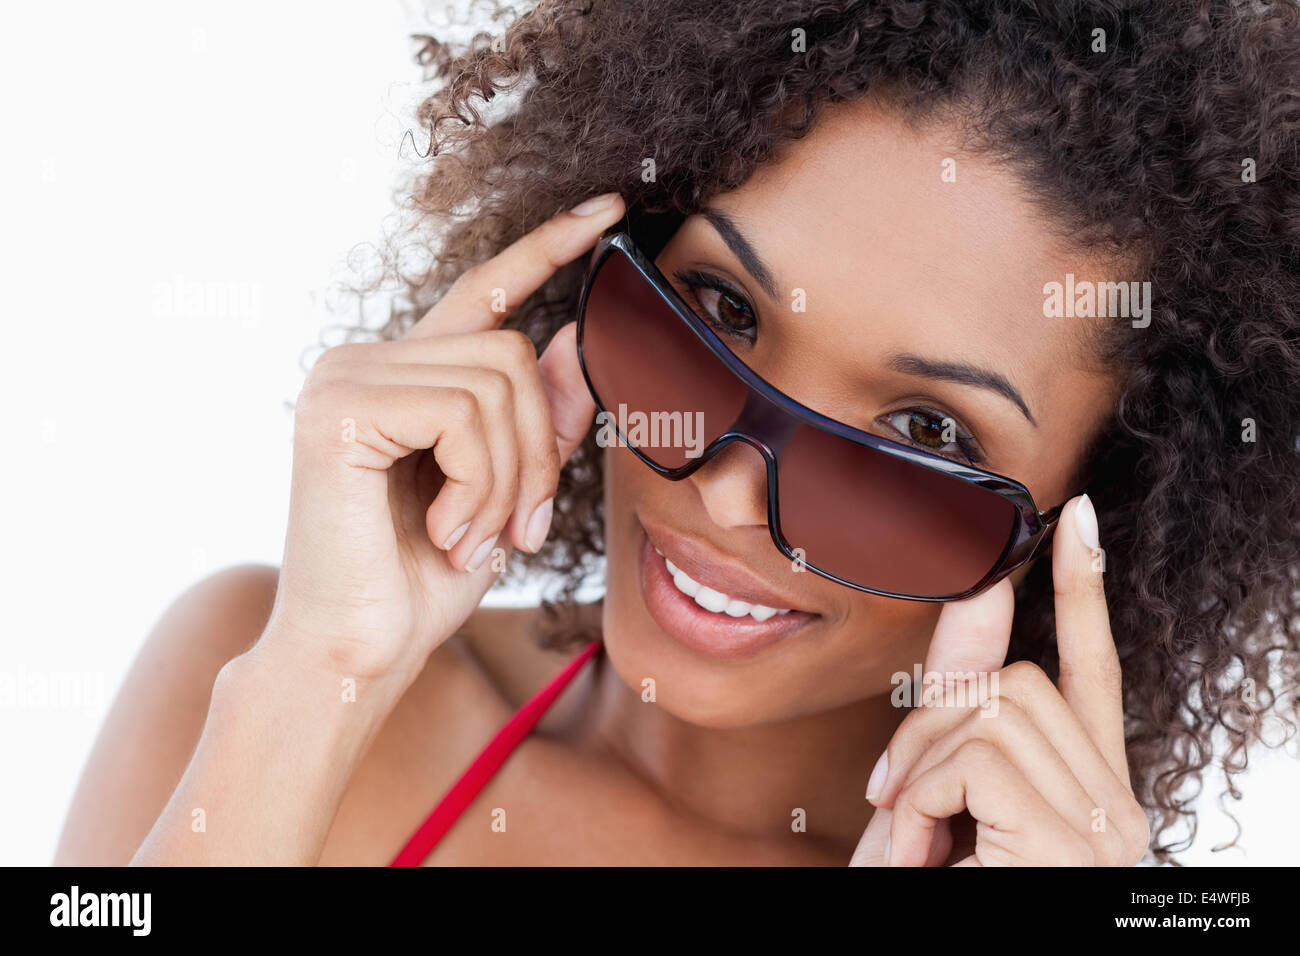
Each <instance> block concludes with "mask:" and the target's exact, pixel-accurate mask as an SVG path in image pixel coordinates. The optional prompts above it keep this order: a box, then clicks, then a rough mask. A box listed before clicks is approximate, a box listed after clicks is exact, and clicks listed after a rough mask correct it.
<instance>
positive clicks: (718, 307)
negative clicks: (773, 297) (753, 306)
mask: <svg viewBox="0 0 1300 956" xmlns="http://www.w3.org/2000/svg"><path fill="white" fill-rule="evenodd" d="M696 296H697V298H698V299H699V302H700V307H701V308H703V309H704V311H706V312H707V313H708V314H709V316H710V317H711V318H713V319H715V320H717V322H718V324H720V325H722V326H725V327H726V328H727V329H730V330H731V331H732V332H748V331H749V330H750V329H752V328H753V327H754V313H753V312H751V311H749V306H747V305H746V304H745V303H744V302H741V301H739V300H737V299H736V298H735V297H734V296H732V295H731V294H730V293H727V292H719V291H717V290H716V289H708V288H706V289H700V290H699V291H698V292H697V293H696Z"/></svg>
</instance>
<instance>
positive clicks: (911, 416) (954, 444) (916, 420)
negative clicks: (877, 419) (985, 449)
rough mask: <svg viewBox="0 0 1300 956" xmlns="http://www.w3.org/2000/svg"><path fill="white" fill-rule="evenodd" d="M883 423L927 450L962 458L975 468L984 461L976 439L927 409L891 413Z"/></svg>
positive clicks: (939, 414)
mask: <svg viewBox="0 0 1300 956" xmlns="http://www.w3.org/2000/svg"><path fill="white" fill-rule="evenodd" d="M881 421H883V422H884V423H885V424H886V425H888V426H889V427H890V429H892V430H893V431H895V432H897V433H898V435H899V436H900V437H902V438H904V439H905V440H906V441H908V442H910V443H911V444H913V445H915V446H916V447H917V448H920V449H922V450H923V451H930V452H934V453H935V454H936V455H943V456H944V457H945V458H952V457H955V456H960V457H961V458H964V459H966V461H967V462H969V463H970V464H972V465H978V464H979V463H980V462H981V461H983V459H984V456H983V454H982V453H981V452H980V450H979V444H978V442H977V441H976V440H975V438H974V436H972V435H970V434H968V433H967V432H966V431H964V430H963V429H962V427H961V426H960V425H958V424H957V422H956V421H954V420H953V419H951V418H948V417H947V416H945V415H943V414H941V413H938V412H930V411H926V410H925V409H923V408H904V409H900V410H899V411H896V412H890V413H889V414H888V415H885V416H884V417H883V418H882V419H881ZM950 426H951V430H949V428H950ZM945 435H946V436H947V437H946V440H945Z"/></svg>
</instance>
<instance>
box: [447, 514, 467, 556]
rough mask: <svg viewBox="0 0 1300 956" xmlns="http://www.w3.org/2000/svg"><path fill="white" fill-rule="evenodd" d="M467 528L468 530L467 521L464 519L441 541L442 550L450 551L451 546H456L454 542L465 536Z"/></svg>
mask: <svg viewBox="0 0 1300 956" xmlns="http://www.w3.org/2000/svg"><path fill="white" fill-rule="evenodd" d="M468 530H469V522H468V521H466V522H465V523H464V524H463V525H461V526H460V527H459V528H457V529H456V530H455V531H453V532H452V533H451V536H450V537H449V538H447V540H446V541H444V542H443V543H442V550H444V551H450V550H451V549H452V548H454V547H456V542H457V541H459V540H460V539H461V538H463V537H465V532H466V531H468Z"/></svg>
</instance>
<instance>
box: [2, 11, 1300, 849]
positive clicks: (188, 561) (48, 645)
mask: <svg viewBox="0 0 1300 956" xmlns="http://www.w3.org/2000/svg"><path fill="white" fill-rule="evenodd" d="M15 6H16V5H7V7H6V13H5V15H4V17H5V21H6V22H5V23H4V25H3V27H2V28H0V89H2V90H3V93H2V94H0V95H2V96H3V98H4V103H3V105H4V113H3V115H4V119H5V124H4V127H3V128H4V140H5V143H4V147H3V150H0V195H2V202H0V210H3V213H2V215H3V228H2V232H0V243H2V244H3V245H2V247H0V254H2V258H0V262H2V263H3V278H4V293H5V294H4V299H3V321H4V337H3V344H0V410H3V421H4V423H5V428H4V432H3V436H4V439H5V440H4V443H3V448H4V451H3V468H0V502H2V503H3V507H4V513H3V517H2V518H0V529H2V530H0V541H3V550H2V552H0V589H2V590H0V601H2V604H0V626H2V627H3V631H2V632H0V641H2V646H0V679H3V680H5V681H6V683H5V685H4V687H5V688H7V690H6V691H5V692H4V693H3V694H0V697H2V698H3V699H0V779H3V785H2V786H0V863H4V864H43V863H47V862H48V861H49V860H50V858H51V856H52V854H53V850H54V845H55V841H56V839H57V835H58V832H59V829H60V826H61V823H62V818H63V815H64V813H65V811H66V808H67V803H68V801H69V799H70V797H71V794H72V790H73V787H74V785H75V782H76V780H77V777H78V774H79V772H80V770H81V766H82V764H83V761H84V760H85V758H86V756H87V754H88V752H89V748H90V746H91V744H92V742H93V740H94V736H95V734H96V732H97V730H98V728H99V725H100V723H101V721H102V719H103V717H104V715H105V713H106V711H107V708H108V706H109V703H110V701H111V698H112V694H113V693H114V691H115V689H116V687H117V685H118V684H119V682H120V681H121V679H122V678H123V676H124V675H125V673H126V671H127V668H128V667H129V665H130V663H131V660H132V657H133V655H134V654H135V652H136V649H137V648H138V646H139V644H140V642H141V640H142V639H143V637H144V635H145V634H146V633H147V631H148V630H149V628H150V626H151V625H152V624H153V622H154V620H155V619H156V618H157V616H158V615H159V614H160V612H161V611H162V609H163V608H164V607H165V606H166V605H167V604H168V603H169V602H170V601H171V600H172V599H173V598H174V597H175V596H176V595H177V593H178V592H180V591H181V590H183V589H184V588H186V587H187V586H188V585H190V584H191V583H193V582H194V581H195V580H197V579H198V578H200V577H202V576H205V575H207V574H209V573H211V572H212V571H214V570H216V569H219V568H221V567H224V566H227V565H230V564H235V563H241V562H246V561H266V562H278V560H279V556H280V549H281V543H282V534H283V529H284V525H285V520H286V505H287V489H288V480H289V466H290V448H289V434H290V425H291V415H290V412H289V410H288V408H287V405H286V403H287V402H289V401H292V399H293V397H294V395H295V394H296V392H297V389H298V385H299V383H300V381H301V377H302V369H301V364H300V363H301V361H302V358H303V353H304V350H305V349H308V348H310V347H311V346H312V345H313V344H314V343H315V342H316V341H317V339H318V337H319V336H320V333H321V329H322V328H323V327H324V326H325V325H327V324H329V323H331V322H332V321H338V317H337V316H332V315H331V312H330V311H329V309H328V308H327V303H329V302H330V301H332V293H331V290H332V288H333V287H334V283H335V282H336V281H337V280H338V278H339V277H340V275H346V273H345V272H344V271H343V269H342V267H343V265H344V263H345V261H346V260H347V257H348V255H349V253H350V252H352V251H353V249H354V247H356V246H357V245H358V244H362V243H365V242H367V241H372V240H377V239H379V238H380V236H381V229H382V224H383V220H384V218H385V216H386V215H388V214H389V213H390V212H391V210H392V202H391V196H390V188H391V185H392V183H393V182H394V175H395V173H396V171H397V170H398V168H399V165H400V163H401V161H400V160H399V159H398V144H399V142H400V140H401V136H402V133H403V131H404V130H406V129H407V128H408V127H411V126H413V125H414V121H413V111H412V105H413V103H414V101H415V99H416V97H417V96H418V93H419V88H418V85H417V84H418V80H419V72H418V69H417V68H416V67H415V66H414V65H413V64H412V61H411V52H412V49H413V44H412V43H411V41H410V40H409V38H408V34H409V32H411V31H412V30H413V29H418V28H420V27H421V26H424V25H427V24H428V18H427V16H426V14H425V12H424V10H423V9H422V8H421V6H420V5H418V4H415V3H407V4H403V3H399V2H396V0H388V2H381V3H376V2H370V3H360V2H354V3H327V2H321V0H313V2H305V0H297V2H281V3H266V2H252V0H227V2H224V3H220V4H202V5H199V4H176V3H163V2H135V3H129V4H107V3H102V2H88V0H79V2H74V3H66V2H65V3H59V4H24V5H22V6H21V8H20V12H15ZM431 9H433V10H434V11H436V12H435V13H434V14H433V15H432V16H433V18H434V23H435V24H436V23H437V22H440V20H441V17H442V12H441V11H442V10H443V5H442V4H436V5H431ZM140 743H141V746H148V741H141V742H140ZM1255 759H1256V760H1257V761H1258V762H1259V765H1258V767H1257V769H1253V770H1252V771H1251V773H1250V774H1249V775H1248V776H1247V777H1246V778H1245V789H1246V793H1247V799H1246V802H1245V803H1244V804H1243V805H1242V806H1241V808H1240V809H1239V811H1238V816H1239V817H1240V818H1241V819H1242V821H1243V824H1244V826H1245V844H1246V847H1247V850H1248V856H1247V855H1246V854H1243V853H1242V852H1241V851H1239V850H1233V851H1228V852H1226V853H1221V854H1211V853H1210V852H1209V849H1210V847H1211V846H1212V845H1213V843H1214V842H1216V841H1217V840H1218V839H1221V838H1222V837H1224V836H1225V835H1228V834H1230V833H1231V825H1230V823H1229V821H1227V820H1226V818H1224V817H1223V816H1222V815H1221V814H1219V813H1218V812H1217V810H1215V809H1214V808H1213V801H1212V800H1205V801H1203V803H1205V805H1206V806H1207V807H1208V808H1209V812H1208V813H1207V814H1206V815H1205V819H1204V820H1203V830H1202V837H1201V839H1199V840H1198V841H1197V844H1196V846H1195V848H1194V850H1193V851H1192V852H1190V853H1188V854H1187V855H1186V857H1185V860H1186V862H1188V863H1216V862H1235V863H1240V862H1243V861H1249V862H1251V863H1293V862H1295V858H1296V855H1297V854H1296V851H1297V850H1298V849H1300V826H1297V825H1296V824H1295V822H1294V820H1295V796H1296V794H1297V793H1298V792H1300V762H1297V761H1296V760H1295V759H1294V758H1293V757H1288V756H1285V755H1282V754H1276V755H1275V754H1271V753H1270V754H1263V753H1261V754H1260V756H1259V757H1257V758H1255ZM1208 789H1209V790H1210V791H1211V793H1217V791H1218V789H1219V788H1218V786H1217V785H1213V786H1211V787H1210V788H1208Z"/></svg>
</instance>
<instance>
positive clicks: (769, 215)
mask: <svg viewBox="0 0 1300 956" xmlns="http://www.w3.org/2000/svg"><path fill="white" fill-rule="evenodd" d="M961 143H962V132H961V130H960V129H959V128H958V127H956V126H946V125H944V124H938V123H936V124H930V125H927V126H925V127H924V128H913V127H910V126H909V125H907V124H906V123H905V122H904V121H903V120H901V119H900V118H899V117H898V116H897V115H896V114H894V113H892V112H890V111H887V110H885V109H883V108H881V107H879V106H877V105H875V104H873V103H870V102H868V101H859V102H856V103H852V104H833V105H831V106H829V107H828V108H827V112H826V113H825V114H824V116H823V117H822V119H821V120H820V121H819V123H818V124H817V125H816V126H815V127H814V128H813V130H812V131H811V132H810V133H809V134H808V135H807V136H806V137H804V138H803V139H801V140H796V141H792V142H791V143H789V144H788V146H787V147H786V149H785V151H784V152H783V153H782V154H781V155H780V157H779V158H778V159H777V160H775V161H773V162H771V163H769V164H767V165H765V166H762V167H760V168H759V169H758V170H757V171H756V172H755V174H754V175H753V176H752V177H751V178H750V179H749V180H748V181H747V182H746V183H745V184H744V185H743V186H742V187H740V188H738V189H736V190H734V191H732V192H730V193H727V194H724V195H721V196H718V197H717V198H716V199H715V200H714V201H713V202H712V203H710V205H712V206H714V207H716V208H718V209H720V210H722V211H724V212H726V213H727V214H728V215H729V216H730V217H731V218H732V219H734V221H735V222H736V224H737V226H738V227H739V228H740V229H741V231H742V232H744V234H745V236H746V237H747V238H748V239H749V240H750V242H751V243H752V244H753V246H754V247H755V250H756V251H757V252H758V254H759V256H760V257H761V258H762V259H763V261H764V262H765V263H766V264H767V266H768V267H769V269H770V270H771V273H772V278H773V280H774V282H775V284H776V287H777V292H778V294H779V295H780V296H782V297H784V299H785V302H784V303H783V304H784V305H785V306H786V308H787V309H789V308H790V304H791V302H792V301H793V300H794V299H795V297H796V295H797V292H796V290H802V293H803V295H804V296H805V304H806V312H804V313H802V314H800V315H798V316H796V318H797V320H798V321H803V320H807V321H808V323H809V325H810V326H812V327H813V328H814V329H815V330H817V331H818V332H819V333H820V334H818V335H815V336H799V337H798V345H799V351H800V353H801V354H802V356H803V358H802V360H801V364H802V362H807V363H808V364H809V365H810V366H812V365H813V363H816V367H819V368H821V369H826V368H828V367H843V366H847V365H853V364H856V365H858V366H863V365H864V364H866V365H868V366H869V365H870V363H871V360H872V357H877V358H878V357H880V356H882V355H885V354H892V353H897V352H906V353H913V354H922V355H927V356H930V357H936V358H945V359H951V360H956V361H966V362H975V361H978V362H979V363H980V364H982V365H988V366H991V367H992V368H995V369H997V370H999V371H1001V372H1003V373H1004V374H1005V375H1006V376H1007V377H1008V378H1009V379H1011V380H1012V382H1013V384H1014V385H1015V386H1016V387H1017V388H1018V389H1019V391H1020V392H1021V394H1022V395H1023V396H1024V397H1025V399H1026V401H1027V402H1028V403H1029V405H1030V407H1031V408H1033V409H1034V410H1035V415H1036V417H1038V418H1040V420H1041V419H1042V418H1043V417H1045V414H1046V413H1048V412H1050V410H1051V408H1052V406H1054V405H1057V404H1061V403H1063V402H1068V401H1070V400H1071V398H1072V396H1071V394H1070V389H1069V386H1070V385H1071V384H1078V385H1080V386H1081V387H1082V386H1083V383H1082V381H1081V382H1078V383H1071V381H1070V380H1069V379H1068V376H1067V377H1065V378H1063V377H1062V376H1063V373H1066V372H1068V370H1069V369H1071V368H1077V369H1078V370H1079V372H1080V373H1081V375H1083V376H1085V377H1094V376H1095V374H1096V373H1097V372H1098V371H1099V370H1098V369H1097V368H1096V367H1095V363H1094V362H1093V361H1092V356H1091V353H1090V351H1089V350H1088V349H1087V348H1086V343H1087V341H1088V340H1089V338H1090V334H1091V333H1093V332H1095V331H1096V330H1097V321H1098V320H1094V319H1087V318H1077V317H1073V316H1071V317H1060V318H1057V317H1047V316H1044V314H1043V306H1044V299H1045V293H1044V285H1045V283H1049V282H1064V281H1065V279H1066V274H1067V273H1073V274H1074V275H1075V276H1076V277H1078V278H1080V279H1084V278H1087V279H1090V280H1095V281H1105V280H1111V279H1115V280H1118V279H1127V278H1132V277H1129V276H1119V275H1116V274H1115V269H1114V267H1113V266H1111V265H1109V264H1107V263H1105V262H1103V261H1101V260H1100V259H1092V258H1089V257H1088V256H1087V255H1085V254H1083V253H1080V252H1078V251H1077V250H1074V249H1072V248H1070V246H1069V244H1068V243H1067V242H1066V241H1064V239H1063V238H1062V237H1061V236H1060V234H1059V231H1058V229H1057V227H1056V224H1055V223H1053V222H1052V221H1051V220H1050V219H1049V218H1048V216H1047V214H1046V213H1044V212H1043V211H1042V210H1041V209H1040V208H1039V207H1038V206H1037V205H1035V204H1034V203H1033V202H1032V201H1031V200H1030V198H1029V197H1028V195H1027V194H1026V192H1025V190H1024V187H1023V186H1022V185H1021V184H1020V183H1019V182H1018V181H1017V180H1016V179H1015V177H1014V176H1013V175H1012V173H1011V172H1010V171H1009V170H1008V169H1007V168H1005V167H1003V166H1001V165H999V164H997V163H996V162H995V161H994V160H992V159H990V158H988V157H984V156H980V155H975V154H972V153H969V152H966V151H964V150H963V148H962V146H961ZM688 226H689V227H690V228H691V229H692V230H693V231H692V232H691V233H690V235H692V236H694V237H697V238H698V239H699V241H702V242H706V243H712V244H715V245H717V246H718V247H719V248H723V246H722V244H721V242H720V241H719V239H718V238H717V236H716V234H715V233H714V232H713V229H712V227H711V226H709V225H708V224H707V223H706V222H704V221H702V220H701V219H699V218H695V219H692V220H691V222H690V223H688ZM778 301H779V300H778ZM793 312H794V310H791V313H793ZM796 332H797V330H793V331H790V333H789V336H788V338H789V341H788V343H787V344H790V345H794V344H795V338H796ZM826 333H832V334H829V335H828V334H826ZM780 334H782V335H783V336H785V335H786V333H785V332H782V333H780ZM819 342H820V343H821V344H824V345H825V346H826V348H825V349H824V350H822V349H819ZM819 353H820V354H819ZM828 362H829V363H830V366H828V365H827V364H826V363H828ZM846 371H847V369H846ZM1046 417H1050V415H1047V416H1046Z"/></svg>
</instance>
